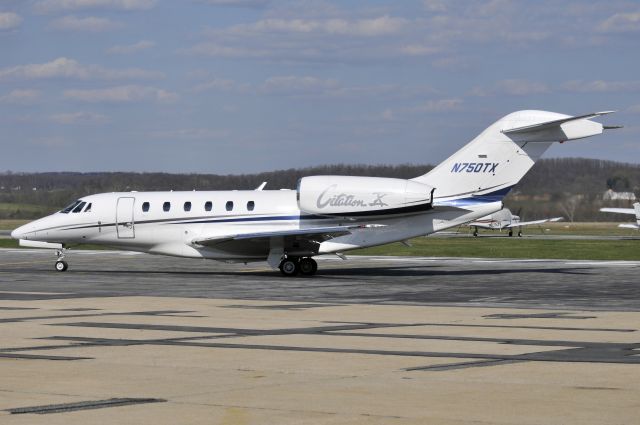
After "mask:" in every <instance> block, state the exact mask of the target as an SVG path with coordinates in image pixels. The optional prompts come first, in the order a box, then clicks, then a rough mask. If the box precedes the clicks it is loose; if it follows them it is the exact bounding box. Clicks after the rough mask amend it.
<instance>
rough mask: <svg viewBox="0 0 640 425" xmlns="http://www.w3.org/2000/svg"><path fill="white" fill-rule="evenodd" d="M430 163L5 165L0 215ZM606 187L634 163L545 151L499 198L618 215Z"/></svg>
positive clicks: (634, 170) (534, 208)
mask: <svg viewBox="0 0 640 425" xmlns="http://www.w3.org/2000/svg"><path fill="white" fill-rule="evenodd" d="M431 168H433V166H431V165H409V164H404V165H344V164H341V165H327V166H319V167H310V168H302V169H288V170H277V171H271V172H265V173H257V174H239V175H216V174H169V173H123V172H118V173H113V172H92V173H67V172H62V173H4V174H0V218H35V217H38V216H40V215H43V214H46V213H47V212H50V211H55V210H57V209H59V208H61V207H63V206H64V205H66V204H68V203H69V202H70V201H71V200H73V199H75V198H78V197H80V196H83V195H87V194H92V193H100V192H114V191H131V190H137V191H144V190H225V189H253V188H255V187H257V186H258V185H259V184H260V183H262V182H263V181H266V182H268V185H267V189H280V188H289V189H294V188H295V186H296V182H297V180H298V179H299V178H300V177H304V176H309V175H317V174H333V175H356V176H378V177H397V178H411V177H416V176H419V175H421V174H424V173H426V172H427V171H429V170H430V169H431ZM607 188H612V189H613V190H615V191H625V192H626V191H629V192H635V193H636V195H640V165H638V164H625V163H619V162H613V161H600V160H594V159H582V158H564V159H543V160H541V161H539V162H538V163H536V165H535V166H534V167H533V169H532V170H531V171H530V172H529V173H528V174H527V175H526V176H525V178H524V179H523V180H522V182H520V184H519V185H518V186H516V188H515V189H514V190H513V191H512V192H511V193H510V194H509V196H507V198H505V204H506V205H507V206H508V207H509V208H511V210H512V211H514V213H515V212H517V211H518V210H519V209H522V211H521V215H522V216H523V218H525V219H533V218H537V217H544V216H557V215H562V216H564V217H566V218H573V220H575V221H587V220H588V221H602V220H607V219H608V220H611V219H614V220H619V219H620V217H615V218H612V217H611V216H609V217H607V215H605V214H601V213H599V212H598V208H600V206H602V205H603V201H602V200H601V199H602V194H603V193H604V192H605V190H607ZM436 193H437V189H436ZM628 203H629V202H627V203H626V204H628ZM626 204H625V203H622V205H624V206H626ZM607 205H613V203H611V202H609V203H608V204H607ZM616 205H621V203H617V204H616Z"/></svg>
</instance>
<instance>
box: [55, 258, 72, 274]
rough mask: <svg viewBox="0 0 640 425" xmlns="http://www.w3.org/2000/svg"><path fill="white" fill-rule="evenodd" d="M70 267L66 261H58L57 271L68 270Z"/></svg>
mask: <svg viewBox="0 0 640 425" xmlns="http://www.w3.org/2000/svg"><path fill="white" fill-rule="evenodd" d="M68 268H69V265H68V264H67V262H66V261H62V260H60V261H56V271H58V272H66V271H67V269H68Z"/></svg>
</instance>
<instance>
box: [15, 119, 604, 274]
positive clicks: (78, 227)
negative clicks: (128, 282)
mask: <svg viewBox="0 0 640 425" xmlns="http://www.w3.org/2000/svg"><path fill="white" fill-rule="evenodd" d="M610 112H612V111H606V112H597V113H593V114H588V115H581V116H575V117H573V116H569V115H564V114H558V113H553V112H545V111H519V112H514V113H511V114H509V115H507V116H505V117H504V118H502V119H500V120H498V121H497V122H495V123H494V124H492V125H491V126H490V127H488V128H487V129H486V130H484V131H483V132H482V133H481V134H480V135H479V136H478V137H476V138H475V139H474V140H472V141H471V142H470V143H468V144H467V145H466V146H464V147H463V148H462V149H460V150H459V151H458V152H456V153H455V154H454V155H452V156H451V157H449V158H448V159H447V160H445V161H444V162H442V163H441V164H440V165H438V166H437V167H436V168H434V169H433V170H431V171H430V172H428V173H427V174H425V175H422V176H419V177H416V178H413V179H409V180H403V179H393V178H380V177H351V176H312V177H304V178H302V179H300V180H299V181H298V186H297V189H296V190H276V191H273V190H253V191H251V190H249V191H247V190H243V191H214V192H209V191H193V192H121V193H101V194H97V195H90V196H85V197H83V198H81V199H78V200H77V201H74V202H73V203H72V204H71V205H69V206H68V207H66V208H64V209H63V210H61V211H59V212H57V213H55V214H52V215H50V216H47V217H44V218H41V219H39V220H36V221H33V222H31V223H28V224H25V225H24V226H21V227H19V228H17V229H15V230H14V231H13V232H12V233H11V236H12V237H13V238H15V239H20V245H22V246H27V247H42V248H52V249H55V250H56V252H57V256H58V259H57V261H56V263H55V268H56V270H58V271H65V270H66V269H67V263H66V262H65V261H64V260H63V258H64V253H65V249H66V248H67V247H69V246H72V245H74V244H82V243H91V244H97V245H105V246H109V247H113V248H116V249H123V250H130V251H140V252H146V253H150V254H161V255H172V256H178V257H188V258H207V259H215V260H222V261H229V262H250V261H265V260H266V261H267V262H268V263H269V265H271V266H272V267H273V268H279V269H280V271H281V272H282V274H284V275H286V276H295V275H297V274H299V273H301V274H303V275H312V274H314V273H315V272H316V270H317V263H316V261H315V260H314V259H313V258H312V257H314V256H317V255H321V254H330V253H333V254H338V255H339V256H341V255H342V254H341V253H342V252H344V251H348V250H351V249H356V248H363V247H369V246H375V245H382V244H387V243H390V242H396V241H405V240H407V239H409V238H413V237H417V236H422V235H428V234H431V233H434V232H437V231H440V230H444V229H448V228H451V227H456V226H460V225H462V224H464V223H468V222H470V221H473V220H476V219H478V218H480V217H484V216H486V215H487V214H491V213H493V212H496V211H499V210H500V209H502V207H503V205H502V198H503V197H504V196H505V195H506V194H507V193H508V192H509V190H511V188H512V187H513V186H514V185H515V184H517V183H518V182H519V181H520V179H521V178H522V177H523V176H524V175H525V174H526V173H527V171H529V169H530V168H531V167H532V166H533V164H534V163H535V161H536V160H537V159H538V158H540V156H541V155H542V154H543V153H544V152H545V151H546V150H547V148H549V146H551V144H552V143H553V142H564V141H567V140H574V139H581V138H584V137H589V136H594V135H597V134H601V133H602V132H603V130H604V129H607V128H609V127H604V126H603V125H602V124H600V123H598V122H594V121H591V120H590V118H594V117H597V116H600V115H605V114H608V113H610ZM259 189H262V187H260V188H259Z"/></svg>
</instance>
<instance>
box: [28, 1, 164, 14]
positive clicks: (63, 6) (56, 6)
mask: <svg viewBox="0 0 640 425" xmlns="http://www.w3.org/2000/svg"><path fill="white" fill-rule="evenodd" d="M155 4H156V0H41V1H39V2H37V3H36V4H35V5H34V7H33V8H34V10H35V11H36V12H37V13H51V12H58V11H73V10H83V9H111V10H146V9H151V8H152V7H154V6H155Z"/></svg>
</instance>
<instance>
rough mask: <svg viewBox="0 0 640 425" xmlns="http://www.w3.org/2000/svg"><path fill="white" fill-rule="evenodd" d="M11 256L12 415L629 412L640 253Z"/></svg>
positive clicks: (573, 420)
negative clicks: (269, 263) (228, 258)
mask: <svg viewBox="0 0 640 425" xmlns="http://www.w3.org/2000/svg"><path fill="white" fill-rule="evenodd" d="M67 260H68V261H69V263H70V269H69V271H67V272H65V273H58V272H55V271H54V270H53V262H54V257H53V256H52V254H51V253H50V252H43V251H35V250H0V330H1V331H0V377H2V379H0V423H3V424H4V423H7V424H23V423H24V424H38V423H47V424H56V423H60V424H63V423H64V424H75V423H78V424H80V423H82V424H87V423H89V424H91V423H112V424H113V423H153V424H165V423H166V424H175V423H180V424H265V423H278V424H316V423H318V424H338V423H339V424H343V423H348V424H370V423H372V424H424V423H429V424H431V423H436V424H439V423H442V424H471V423H497V424H602V423H607V424H631V423H637V420H638V413H639V412H640V401H639V400H640V379H639V378H640V333H639V332H640V331H639V330H640V313H639V311H640V285H638V283H637V282H638V274H639V273H638V272H639V271H640V262H629V261H559V260H492V259H460V258H456V259H454V258H389V257H355V256H353V257H349V260H347V261H342V260H339V259H333V258H323V259H320V260H319V266H320V267H319V268H320V271H319V274H318V275H317V276H315V277H313V278H308V277H300V278H284V277H281V276H280V275H279V273H276V272H273V271H270V270H269V269H268V268H267V267H264V266H263V265H262V264H249V265H246V266H245V265H242V264H239V265H238V264H233V265H232V264H222V263H217V262H211V261H198V260H185V259H179V258H168V257H154V256H148V255H144V254H133V253H117V252H109V251H78V252H72V253H70V254H69V255H68V257H67Z"/></svg>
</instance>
